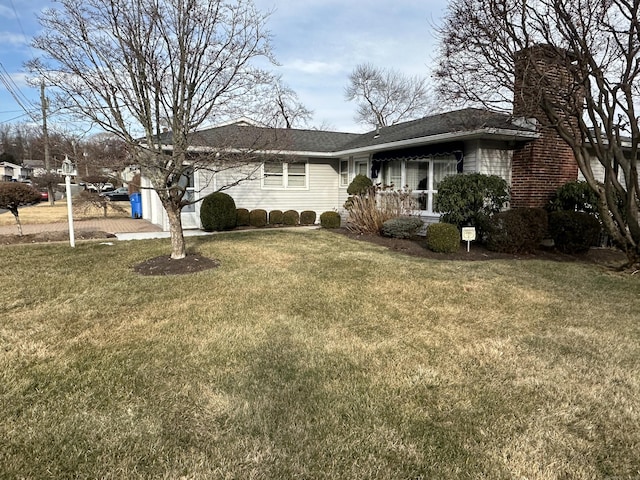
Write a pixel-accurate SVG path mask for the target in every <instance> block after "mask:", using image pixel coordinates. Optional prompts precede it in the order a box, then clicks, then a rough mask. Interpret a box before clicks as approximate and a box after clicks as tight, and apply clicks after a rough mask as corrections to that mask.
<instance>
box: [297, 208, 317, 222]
mask: <svg viewBox="0 0 640 480" xmlns="http://www.w3.org/2000/svg"><path fill="white" fill-rule="evenodd" d="M314 223H316V212H314V211H313V210H304V211H303V212H300V224H301V225H313V224H314Z"/></svg>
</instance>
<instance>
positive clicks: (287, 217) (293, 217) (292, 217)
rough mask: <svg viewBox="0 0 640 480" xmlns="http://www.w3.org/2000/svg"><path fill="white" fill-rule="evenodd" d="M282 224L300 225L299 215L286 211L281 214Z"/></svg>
mask: <svg viewBox="0 0 640 480" xmlns="http://www.w3.org/2000/svg"><path fill="white" fill-rule="evenodd" d="M282 223H284V224H285V225H298V224H299V223H300V214H299V213H298V212H297V211H295V210H287V211H286V212H284V213H283V214H282Z"/></svg>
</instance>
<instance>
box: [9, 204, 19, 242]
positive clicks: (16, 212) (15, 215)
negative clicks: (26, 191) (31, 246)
mask: <svg viewBox="0 0 640 480" xmlns="http://www.w3.org/2000/svg"><path fill="white" fill-rule="evenodd" d="M10 211H11V213H12V214H13V216H14V218H15V219H16V223H17V224H18V235H20V236H22V223H20V216H19V215H18V209H17V208H16V209H15V210H13V209H10Z"/></svg>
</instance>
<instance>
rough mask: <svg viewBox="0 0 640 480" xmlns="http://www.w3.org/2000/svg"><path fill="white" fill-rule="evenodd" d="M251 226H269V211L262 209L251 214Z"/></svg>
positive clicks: (252, 211)
mask: <svg viewBox="0 0 640 480" xmlns="http://www.w3.org/2000/svg"><path fill="white" fill-rule="evenodd" d="M249 224H250V225H251V226H252V227H264V226H266V225H267V211H266V210H263V209H261V208H257V209H255V210H251V211H250V212H249Z"/></svg>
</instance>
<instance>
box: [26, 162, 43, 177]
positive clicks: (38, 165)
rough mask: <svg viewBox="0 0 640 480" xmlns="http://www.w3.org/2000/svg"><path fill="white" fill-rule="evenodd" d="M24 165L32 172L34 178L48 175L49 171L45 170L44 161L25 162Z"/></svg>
mask: <svg viewBox="0 0 640 480" xmlns="http://www.w3.org/2000/svg"><path fill="white" fill-rule="evenodd" d="M23 163H24V165H26V166H27V167H29V168H30V169H31V170H32V176H34V177H40V176H42V175H44V174H45V173H47V169H46V168H44V160H25V161H24V162H23Z"/></svg>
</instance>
